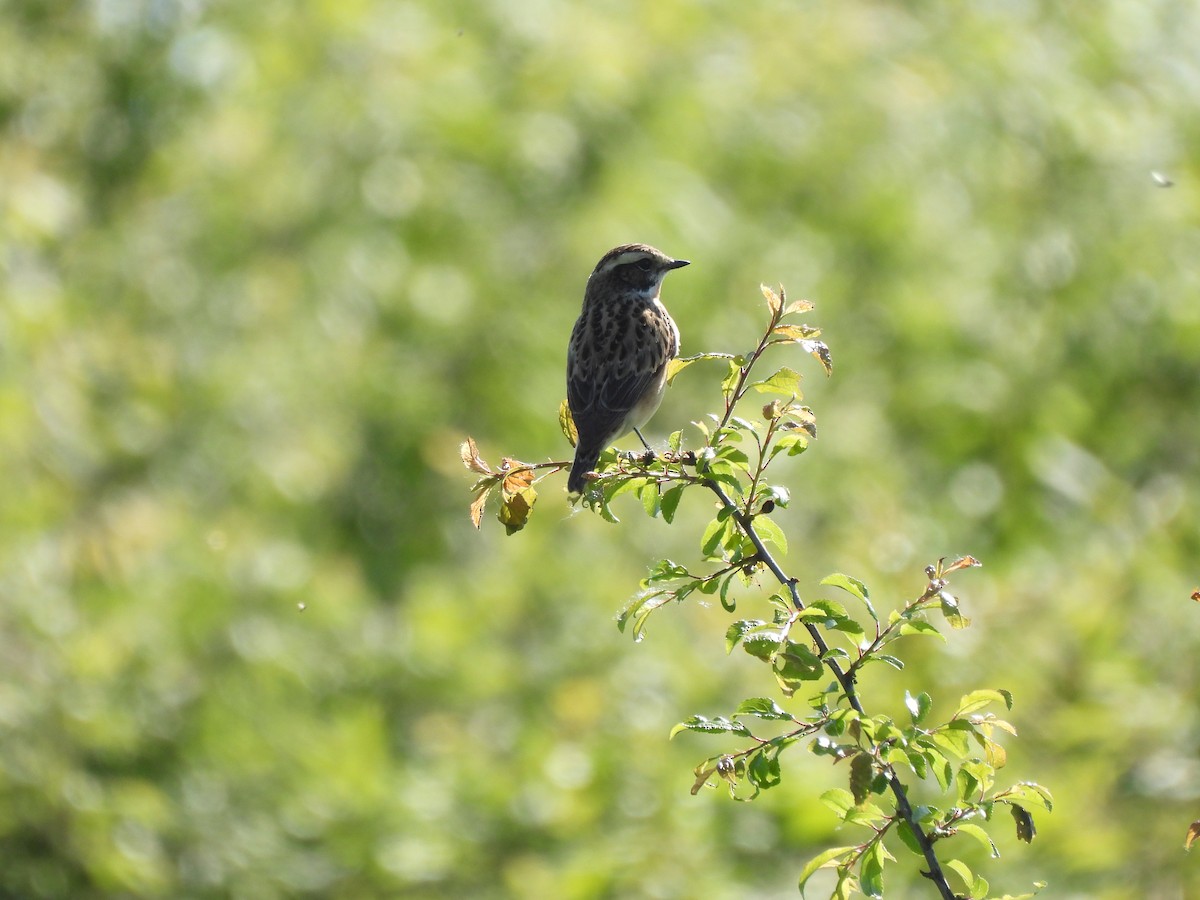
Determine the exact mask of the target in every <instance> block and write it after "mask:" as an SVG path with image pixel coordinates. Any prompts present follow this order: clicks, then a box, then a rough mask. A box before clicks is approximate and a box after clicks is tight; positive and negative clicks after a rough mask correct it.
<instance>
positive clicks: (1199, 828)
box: [1183, 821, 1200, 850]
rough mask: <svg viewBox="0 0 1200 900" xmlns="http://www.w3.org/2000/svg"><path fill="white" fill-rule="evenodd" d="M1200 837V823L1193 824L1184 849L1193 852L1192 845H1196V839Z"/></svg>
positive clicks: (1189, 828)
mask: <svg viewBox="0 0 1200 900" xmlns="http://www.w3.org/2000/svg"><path fill="white" fill-rule="evenodd" d="M1198 837H1200V821H1197V822H1193V823H1192V824H1191V825H1189V826H1188V830H1187V838H1185V839H1184V842H1183V849H1184V850H1191V849H1192V844H1194V843H1196V838H1198Z"/></svg>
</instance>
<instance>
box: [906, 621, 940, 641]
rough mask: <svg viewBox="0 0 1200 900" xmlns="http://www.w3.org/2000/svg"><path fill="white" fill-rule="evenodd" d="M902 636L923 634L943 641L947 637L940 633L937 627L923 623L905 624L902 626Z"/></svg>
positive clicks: (912, 622)
mask: <svg viewBox="0 0 1200 900" xmlns="http://www.w3.org/2000/svg"><path fill="white" fill-rule="evenodd" d="M900 634H902V635H903V634H923V635H928V636H930V637H938V638H941V639H942V640H943V641H944V640H946V636H945V635H944V634H942V633H941V632H940V631H938V630H937V629H936V628H935V627H933V626H932V625H930V624H929V623H928V622H921V621H911V622H905V623H904V624H903V625H901V626H900Z"/></svg>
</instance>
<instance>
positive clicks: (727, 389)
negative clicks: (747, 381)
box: [721, 357, 743, 400]
mask: <svg viewBox="0 0 1200 900" xmlns="http://www.w3.org/2000/svg"><path fill="white" fill-rule="evenodd" d="M742 362H743V360H742V359H741V358H740V357H738V358H736V359H731V360H730V361H729V371H728V372H727V373H726V375H725V377H724V379H722V381H721V393H722V394H723V395H724V396H725V399H726V400H729V399H730V398H732V397H733V392H734V391H735V390H736V389H737V383H738V379H739V378H741V375H742Z"/></svg>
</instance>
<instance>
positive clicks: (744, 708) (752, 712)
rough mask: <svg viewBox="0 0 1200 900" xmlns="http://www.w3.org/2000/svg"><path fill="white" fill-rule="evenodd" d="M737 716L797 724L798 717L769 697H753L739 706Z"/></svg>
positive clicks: (735, 713)
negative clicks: (779, 720)
mask: <svg viewBox="0 0 1200 900" xmlns="http://www.w3.org/2000/svg"><path fill="white" fill-rule="evenodd" d="M733 714H734V715H735V716H757V717H758V718H760V719H783V720H786V721H788V722H795V721H796V717H795V716H793V715H792V714H791V713H790V712H788V711H787V710H786V709H783V708H782V707H781V706H779V704H777V703H776V702H775V701H774V700H771V699H770V698H769V697H751V698H750V699H748V700H743V701H742V702H741V703H739V704H738V706H737V709H735V710H734V711H733Z"/></svg>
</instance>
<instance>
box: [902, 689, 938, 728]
mask: <svg viewBox="0 0 1200 900" xmlns="http://www.w3.org/2000/svg"><path fill="white" fill-rule="evenodd" d="M904 705H905V706H907V707H908V712H909V714H910V715H911V716H912V720H913V724H914V725H916V724H917V723H919V722H920V721H921V720H922V719H924V718H925V716H926V715H927V714H928V713H929V708H930V707H931V706H933V698H931V697H930V696H929V694H927V693H925V692H924V691H922V692H921V693H920V694H918V695H917V696H915V697H914V696H913V695H912V694H910V693H909V692H908V691H905V692H904Z"/></svg>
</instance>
